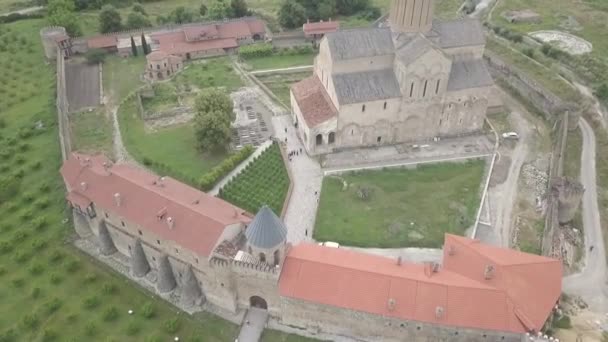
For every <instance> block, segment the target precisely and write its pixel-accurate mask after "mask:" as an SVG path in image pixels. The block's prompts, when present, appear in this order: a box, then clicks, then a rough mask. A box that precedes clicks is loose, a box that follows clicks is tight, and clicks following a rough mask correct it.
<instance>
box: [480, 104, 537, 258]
mask: <svg viewBox="0 0 608 342" xmlns="http://www.w3.org/2000/svg"><path fill="white" fill-rule="evenodd" d="M502 95H503V96H502V97H503V101H504V102H505V105H506V106H507V107H508V108H510V109H511V110H512V111H511V119H512V122H513V124H514V127H515V130H516V131H517V133H518V134H519V141H518V143H517V145H516V147H515V149H514V150H513V152H512V153H511V165H510V166H509V173H508V176H507V179H506V181H505V182H504V183H502V184H500V185H497V186H495V187H494V188H493V189H492V190H491V197H490V199H491V202H492V203H493V207H494V210H493V211H494V214H493V215H492V217H493V218H494V222H493V224H494V232H495V234H496V235H497V236H498V237H499V239H498V240H499V241H500V245H501V246H503V247H509V245H510V240H511V238H510V237H511V225H512V222H511V221H512V215H513V206H514V203H515V200H516V198H517V188H518V186H517V185H518V181H519V175H520V173H521V168H522V166H523V164H524V162H525V161H526V158H527V156H528V152H529V147H528V145H529V143H530V134H531V129H530V127H529V123H528V121H527V120H526V119H525V115H527V110H526V109H525V108H524V107H523V106H522V105H521V104H519V103H518V102H517V101H515V100H514V99H513V98H512V97H510V96H509V95H508V94H506V93H504V92H502Z"/></svg>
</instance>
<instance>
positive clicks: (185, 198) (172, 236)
mask: <svg viewBox="0 0 608 342" xmlns="http://www.w3.org/2000/svg"><path fill="white" fill-rule="evenodd" d="M87 160H88V161H87ZM104 163H105V164H106V165H108V166H107V168H106V167H104ZM61 174H62V175H63V178H64V181H65V183H66V186H67V188H68V198H73V197H74V196H82V197H85V198H86V199H88V200H90V201H91V202H93V203H94V205H95V207H96V208H102V209H104V210H107V211H110V212H113V213H115V214H117V215H118V216H120V217H122V218H124V220H125V221H128V222H130V223H133V224H136V225H137V226H138V227H139V228H141V229H142V230H145V231H150V232H153V233H154V234H156V235H158V236H159V237H161V238H162V239H165V240H172V241H175V242H176V243H177V244H178V245H180V246H182V247H184V248H187V249H188V250H190V251H192V252H194V253H196V254H199V255H201V256H209V255H210V253H211V252H212V250H213V248H214V247H215V245H216V244H217V242H218V239H219V238H220V236H221V234H222V232H223V231H224V228H225V227H226V226H228V225H231V224H239V223H244V224H247V223H249V222H250V221H251V217H250V215H248V214H247V213H246V212H244V211H243V210H242V209H239V208H237V207H235V206H233V205H231V204H229V203H227V202H224V201H223V200H221V199H219V198H216V197H213V196H209V195H207V194H205V193H203V192H201V191H199V190H197V189H194V188H191V187H189V186H187V185H185V184H182V183H180V182H178V181H176V180H174V179H172V178H169V177H165V178H164V180H162V182H160V179H159V177H158V176H156V175H154V174H151V173H149V172H147V171H144V170H141V169H138V168H136V167H134V166H130V165H127V164H116V165H112V164H111V162H110V161H109V160H108V159H107V158H105V157H103V156H87V155H82V154H77V153H74V154H72V155H71V156H70V158H69V159H68V160H67V161H65V162H64V164H63V166H62V167H61ZM83 182H84V183H85V185H84V186H82V183H83ZM116 193H119V194H120V198H121V203H120V205H117V203H116V199H115V194H116ZM159 212H164V217H163V219H159V218H158V217H157V215H158V213H159ZM168 217H171V218H172V219H173V223H174V226H173V228H169V225H168V224H167V221H166V218H168Z"/></svg>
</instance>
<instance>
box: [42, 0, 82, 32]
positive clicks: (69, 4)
mask: <svg viewBox="0 0 608 342" xmlns="http://www.w3.org/2000/svg"><path fill="white" fill-rule="evenodd" d="M75 10H76V6H75V4H74V1H73V0H49V3H48V6H47V13H48V21H49V24H51V25H55V26H63V27H65V30H66V31H67V32H68V34H69V35H70V36H80V35H81V34H82V29H81V28H80V22H79V21H78V17H77V16H76V13H75V12H74V11H75Z"/></svg>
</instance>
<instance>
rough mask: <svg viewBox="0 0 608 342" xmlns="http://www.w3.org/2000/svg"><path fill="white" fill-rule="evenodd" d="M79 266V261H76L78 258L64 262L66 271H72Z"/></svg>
mask: <svg viewBox="0 0 608 342" xmlns="http://www.w3.org/2000/svg"><path fill="white" fill-rule="evenodd" d="M79 268H80V261H78V260H74V259H72V260H70V261H68V262H67V263H66V264H65V270H66V271H68V273H74V272H76V271H77V270H78V269H79Z"/></svg>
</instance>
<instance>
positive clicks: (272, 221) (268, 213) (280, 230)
mask: <svg viewBox="0 0 608 342" xmlns="http://www.w3.org/2000/svg"><path fill="white" fill-rule="evenodd" d="M245 236H246V237H247V242H248V243H249V244H250V245H252V246H254V247H258V248H273V247H276V246H277V245H279V244H281V243H282V242H284V241H285V238H286V237H287V228H285V225H284V224H283V222H282V221H281V219H280V218H278V217H277V215H275V213H273V212H272V210H270V208H268V206H263V207H262V209H260V211H258V213H257V214H256V215H255V217H254V218H253V221H251V223H250V224H249V226H247V230H245Z"/></svg>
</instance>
